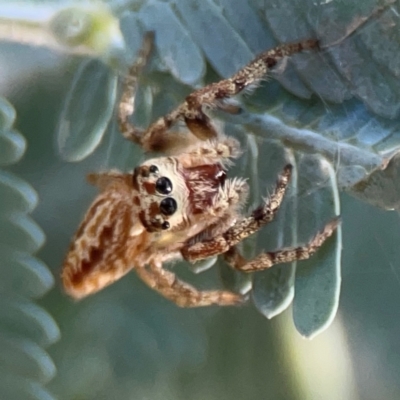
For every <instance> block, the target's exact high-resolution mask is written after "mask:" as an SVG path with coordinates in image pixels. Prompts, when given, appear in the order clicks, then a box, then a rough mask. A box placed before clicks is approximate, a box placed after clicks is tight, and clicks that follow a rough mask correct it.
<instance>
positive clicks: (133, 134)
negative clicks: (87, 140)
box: [118, 32, 154, 145]
mask: <svg viewBox="0 0 400 400" xmlns="http://www.w3.org/2000/svg"><path fill="white" fill-rule="evenodd" d="M153 43H154V33H153V32H147V33H146V34H145V36H144V38H143V43H142V48H141V49H140V50H139V53H138V56H137V58H136V61H135V63H134V64H133V65H132V66H131V67H130V68H129V71H128V75H127V76H126V78H125V81H124V83H123V87H122V95H121V100H120V102H119V104H118V125H119V130H120V132H121V134H122V135H123V136H124V138H125V139H128V140H131V141H132V142H135V143H137V144H139V145H141V144H142V139H143V133H144V131H143V130H141V129H138V128H136V127H135V126H134V125H133V124H131V123H130V121H129V117H130V116H131V115H132V114H133V111H134V109H135V91H136V87H137V83H138V79H139V76H140V74H141V72H142V71H143V68H144V67H145V66H146V64H147V62H148V59H149V57H150V54H151V50H152V48H153Z"/></svg>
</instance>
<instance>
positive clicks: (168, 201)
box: [160, 197, 178, 215]
mask: <svg viewBox="0 0 400 400" xmlns="http://www.w3.org/2000/svg"><path fill="white" fill-rule="evenodd" d="M177 207H178V206H177V204H176V201H175V199H173V198H172V197H167V198H165V199H164V200H162V201H161V203H160V211H161V212H162V213H163V214H164V215H172V214H173V213H174V212H175V211H176V209H177Z"/></svg>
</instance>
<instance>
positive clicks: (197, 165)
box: [62, 34, 338, 307]
mask: <svg viewBox="0 0 400 400" xmlns="http://www.w3.org/2000/svg"><path fill="white" fill-rule="evenodd" d="M152 42H153V39H152V35H151V34H147V35H146V36H145V40H144V42H143V47H142V49H141V51H140V53H139V56H138V59H137V61H136V63H135V64H134V65H133V66H132V67H131V68H130V70H129V73H128V77H127V78H126V80H125V82H124V86H123V93H122V97H121V101H120V103H119V108H118V122H119V127H120V130H121V132H122V134H123V136H124V137H125V138H127V139H129V140H131V141H133V142H135V143H137V144H139V145H140V146H142V147H143V149H144V150H146V151H162V152H168V153H169V154H170V155H169V156H168V157H159V158H155V159H152V160H148V161H146V162H144V163H143V164H141V165H140V166H139V167H137V168H135V170H134V172H133V173H122V172H118V171H109V172H103V173H97V174H91V175H89V177H88V178H89V181H90V182H91V183H92V184H94V185H96V186H98V187H99V189H100V194H99V195H98V196H97V197H96V199H95V200H94V202H93V203H92V205H91V206H90V208H89V210H88V212H87V213H86V216H85V218H84V220H83V222H82V223H81V225H80V227H79V229H78V231H77V233H76V235H75V238H74V240H73V242H72V244H71V247H70V249H69V252H68V255H67V257H66V260H65V263H64V268H63V273H62V279H63V283H64V287H65V290H66V291H67V293H68V294H70V295H71V296H73V297H75V298H82V297H85V296H87V295H89V294H92V293H95V292H97V291H99V290H101V289H102V288H103V287H105V286H107V285H109V284H111V283H113V282H114V281H116V280H117V279H119V278H121V277H122V276H123V275H125V274H126V273H128V272H129V271H130V270H131V269H135V270H136V272H137V274H138V275H139V277H140V278H141V279H142V280H143V281H144V282H145V283H146V284H147V285H148V286H150V287H151V288H152V289H154V290H156V291H157V292H159V293H160V294H162V295H163V296H165V297H166V298H168V299H169V300H171V301H173V302H174V303H176V304H177V305H179V306H181V307H199V306H208V305H211V304H218V305H233V304H238V303H241V302H243V301H244V299H245V297H244V296H243V295H242V294H239V293H233V292H230V291H225V290H210V291H199V290H197V289H196V288H194V287H193V286H191V285H189V284H187V283H185V282H183V281H181V280H179V279H178V278H177V277H176V276H175V274H173V273H172V272H171V271H169V270H166V269H164V268H163V264H164V263H165V262H169V261H174V260H179V259H182V258H184V259H185V260H187V261H189V262H194V261H196V260H201V259H205V258H208V257H211V256H215V255H218V254H222V255H223V256H224V258H225V260H226V261H227V262H228V263H229V264H230V265H231V266H232V267H233V268H236V269H238V270H240V271H245V272H253V271H260V270H263V269H266V268H270V267H271V266H273V265H275V264H279V263H284V262H290V261H294V260H304V259H307V258H309V257H310V256H311V255H312V254H313V253H314V252H315V251H316V250H317V249H318V248H319V247H320V246H321V245H322V244H323V243H324V241H325V240H326V239H327V238H328V237H329V236H331V234H332V233H333V232H334V230H335V229H336V227H337V225H338V219H337V218H336V219H334V220H332V221H331V222H329V223H328V224H327V225H326V226H325V227H324V229H323V230H322V231H321V232H319V233H317V234H316V235H315V237H314V238H312V239H311V240H310V242H309V243H308V244H306V245H305V246H301V247H297V248H286V249H282V250H277V251H274V252H266V253H263V254H260V255H259V256H258V257H256V258H255V259H253V260H251V261H246V260H245V259H244V258H243V257H242V256H241V255H240V253H239V251H238V249H237V248H236V245H237V244H238V243H239V242H241V241H242V240H243V239H245V238H247V237H248V236H250V235H252V234H253V233H255V232H257V231H258V230H259V229H260V228H261V227H262V226H264V225H265V224H267V223H269V222H270V221H271V220H272V219H273V217H274V215H275V214H276V212H277V211H278V209H279V206H280V204H281V202H282V200H283V197H284V195H285V191H286V188H287V186H288V183H289V180H290V176H291V170H292V167H291V166H290V165H287V166H286V167H284V169H283V172H282V175H281V176H280V177H279V179H278V182H277V184H276V188H275V189H274V191H273V192H272V193H271V195H270V196H269V198H267V199H265V201H264V203H263V204H262V205H261V206H260V207H258V208H257V209H256V210H254V211H253V212H252V214H251V215H250V216H249V217H244V216H242V215H241V212H240V209H241V207H242V206H243V204H244V202H245V201H246V197H247V193H248V186H247V184H246V182H245V180H243V179H241V178H233V179H227V177H226V171H227V168H228V167H229V165H230V164H231V163H232V160H233V159H235V158H237V157H238V156H239V155H240V148H239V143H238V141H237V140H236V139H233V138H231V137H228V136H224V135H222V134H220V133H218V132H217V131H216V129H215V127H214V126H213V125H212V124H211V122H210V119H209V117H208V116H207V115H206V114H205V113H204V112H203V106H205V105H208V106H214V107H215V106H216V107H220V108H224V107H226V106H224V104H223V100H224V99H226V98H229V97H231V96H233V95H235V94H237V93H239V92H240V91H242V90H243V89H245V88H247V87H248V86H249V85H251V84H254V83H256V82H258V81H259V80H260V79H261V78H263V77H264V76H265V75H266V73H267V72H268V70H269V69H270V68H272V67H273V66H274V65H276V64H277V62H278V61H279V60H280V59H282V58H284V57H287V56H290V55H291V54H293V53H296V52H299V51H302V50H306V49H314V48H317V47H318V44H317V41H315V40H306V41H302V42H299V43H294V44H284V45H281V46H279V47H276V48H275V49H272V50H268V51H266V52H264V53H262V54H260V55H259V56H258V57H256V58H255V59H254V60H253V61H252V62H251V63H250V64H248V65H247V66H245V67H244V68H243V69H241V70H240V71H238V72H237V73H236V74H235V75H233V76H232V77H231V78H229V79H226V80H222V81H220V82H217V83H213V84H211V85H208V86H206V87H204V88H202V89H200V90H196V91H195V92H193V93H192V94H190V95H189V96H188V97H187V98H186V99H185V101H184V102H183V103H182V104H181V105H180V106H179V107H178V108H177V109H175V110H174V111H172V112H171V113H170V114H167V115H166V116H164V117H162V118H160V119H158V120H157V121H156V122H155V123H153V124H152V125H151V126H150V127H149V128H148V129H147V130H145V131H141V130H139V129H137V128H135V127H134V126H133V125H132V124H131V123H130V122H129V120H128V118H129V117H130V116H131V114H132V113H133V109H134V107H133V106H134V90H135V87H136V83H137V79H138V76H139V73H140V71H141V70H142V69H143V67H144V65H145V63H146V60H147V59H148V57H149V54H150V52H151V47H152ZM178 120H184V121H185V123H186V125H187V127H188V128H189V131H190V133H185V134H182V133H180V132H169V131H168V130H169V128H170V127H171V126H172V125H173V124H174V123H175V122H177V121H178Z"/></svg>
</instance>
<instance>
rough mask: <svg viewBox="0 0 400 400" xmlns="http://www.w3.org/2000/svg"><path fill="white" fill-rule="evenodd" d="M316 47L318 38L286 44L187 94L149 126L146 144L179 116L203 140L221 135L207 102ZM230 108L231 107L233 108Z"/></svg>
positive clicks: (213, 102) (215, 102)
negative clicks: (212, 120) (231, 73)
mask: <svg viewBox="0 0 400 400" xmlns="http://www.w3.org/2000/svg"><path fill="white" fill-rule="evenodd" d="M314 48H318V41H317V40H313V39H311V40H305V41H302V42H299V43H289V44H283V45H281V46H278V47H276V48H274V49H271V50H268V51H265V52H264V53H261V54H260V55H258V56H257V57H256V58H255V59H254V60H253V61H251V62H250V63H249V64H248V65H246V66H245V67H244V68H242V69H241V70H239V71H238V72H237V73H236V74H234V75H233V76H232V77H230V78H228V79H224V80H221V81H219V82H216V83H212V84H210V85H208V86H206V87H204V88H202V89H199V90H196V91H195V92H193V93H192V94H190V95H189V96H187V97H186V100H185V102H184V103H183V104H181V105H180V106H179V107H178V108H176V109H175V110H174V111H172V112H171V113H169V114H167V115H165V116H164V117H161V118H159V119H158V120H157V121H156V122H154V123H153V124H152V125H151V126H150V127H149V128H148V129H147V131H146V132H145V133H144V137H143V143H151V142H152V141H153V137H160V136H161V135H162V134H163V133H164V132H165V131H167V130H168V129H169V128H170V127H171V126H172V124H174V123H175V122H176V121H177V120H178V119H183V120H184V121H185V123H186V125H187V127H188V128H189V130H190V131H191V132H192V133H193V134H194V135H195V136H196V137H197V138H199V139H201V140H206V139H211V138H215V137H217V131H216V129H215V128H214V126H213V125H212V124H211V121H210V119H209V117H208V116H207V115H206V114H205V113H204V112H203V109H202V108H203V105H209V106H213V105H217V106H218V104H221V101H223V100H224V99H226V98H229V97H232V96H234V95H236V94H238V93H239V92H241V91H242V90H244V89H245V88H247V87H248V86H249V85H252V84H254V83H257V82H258V81H259V80H260V79H261V78H263V77H264V76H265V75H266V74H267V72H268V71H269V70H270V69H271V68H272V67H274V66H275V65H276V64H277V63H278V61H280V60H281V59H282V58H284V57H287V56H290V55H292V54H294V53H298V52H300V51H302V50H307V49H314ZM222 104H223V103H222ZM220 108H222V109H224V108H225V107H224V106H223V105H222V106H220ZM227 109H228V110H229V107H227ZM147 146H148V144H147Z"/></svg>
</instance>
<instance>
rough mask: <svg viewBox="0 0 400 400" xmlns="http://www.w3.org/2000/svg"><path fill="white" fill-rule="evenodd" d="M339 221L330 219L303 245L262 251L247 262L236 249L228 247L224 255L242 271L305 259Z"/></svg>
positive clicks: (327, 236) (316, 248)
mask: <svg viewBox="0 0 400 400" xmlns="http://www.w3.org/2000/svg"><path fill="white" fill-rule="evenodd" d="M339 222H340V218H335V219H333V220H332V221H330V222H329V223H328V224H326V225H325V227H324V229H323V230H322V231H321V232H318V233H317V234H316V235H315V236H314V237H313V238H312V239H311V240H310V241H309V242H308V243H307V244H306V245H305V246H299V247H292V248H286V249H281V250H277V251H273V252H266V253H262V254H260V255H259V256H257V257H255V258H254V259H253V260H251V261H248V262H246V261H245V259H244V258H243V257H242V256H241V255H240V254H239V253H238V252H237V250H233V251H232V249H230V250H229V251H228V255H227V256H226V260H227V262H228V263H229V264H230V265H231V266H232V267H233V268H235V269H237V270H239V271H243V272H256V271H262V270H264V269H267V268H270V267H272V266H273V265H275V264H283V263H287V262H292V261H297V260H299V261H300V260H307V259H308V258H310V257H311V256H312V255H313V254H314V253H315V252H316V251H317V250H318V248H319V247H321V246H322V245H323V244H324V242H325V240H326V239H328V238H329V237H330V236H331V235H332V234H333V232H334V231H335V230H336V228H337V226H338V224H339Z"/></svg>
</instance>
